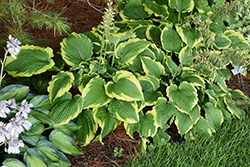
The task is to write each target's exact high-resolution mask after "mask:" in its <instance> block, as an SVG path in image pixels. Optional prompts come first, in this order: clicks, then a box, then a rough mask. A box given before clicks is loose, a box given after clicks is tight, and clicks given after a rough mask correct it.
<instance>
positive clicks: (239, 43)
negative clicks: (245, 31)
mask: <svg viewBox="0 0 250 167" xmlns="http://www.w3.org/2000/svg"><path fill="white" fill-rule="evenodd" d="M224 34H225V35H226V36H227V37H228V38H229V39H230V40H231V42H232V43H231V47H232V48H233V49H236V48H239V49H247V48H249V47H250V45H249V43H248V42H247V40H246V39H245V38H244V37H243V35H241V34H240V33H239V32H235V31H233V30H227V31H225V33H224Z"/></svg>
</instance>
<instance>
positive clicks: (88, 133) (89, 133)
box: [76, 109, 98, 146]
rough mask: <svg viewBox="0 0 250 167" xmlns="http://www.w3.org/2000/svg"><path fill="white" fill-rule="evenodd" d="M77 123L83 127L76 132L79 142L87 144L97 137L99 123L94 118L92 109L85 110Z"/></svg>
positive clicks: (82, 144)
mask: <svg viewBox="0 0 250 167" xmlns="http://www.w3.org/2000/svg"><path fill="white" fill-rule="evenodd" d="M76 123H77V125H78V126H81V128H80V129H79V130H78V131H77V132H76V139H77V141H78V144H80V145H81V146H86V145H87V144H89V143H90V142H91V141H92V140H93V139H94V137H95V134H96V131H97V128H98V125H97V123H96V122H95V120H94V115H93V114H92V111H91V110H90V109H88V110H86V111H83V112H82V113H81V114H80V115H79V116H78V117H77V118H76Z"/></svg>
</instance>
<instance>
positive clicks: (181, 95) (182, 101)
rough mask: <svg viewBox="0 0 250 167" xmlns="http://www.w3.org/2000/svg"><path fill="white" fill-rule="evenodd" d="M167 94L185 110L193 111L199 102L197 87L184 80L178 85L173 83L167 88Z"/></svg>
mask: <svg viewBox="0 0 250 167" xmlns="http://www.w3.org/2000/svg"><path fill="white" fill-rule="evenodd" d="M167 96H168V97H169V99H170V100H171V101H173V102H175V103H176V104H177V105H178V106H179V107H180V108H181V109H183V110H184V111H187V112H188V111H191V110H192V109H193V108H194V106H195V105H196V104H197V103H198V94H197V90H196V89H195V87H194V86H193V85H191V84H189V83H188V82H186V81H184V82H182V83H181V84H180V86H179V87H178V86H177V85H175V84H173V85H171V86H169V87H168V88H167Z"/></svg>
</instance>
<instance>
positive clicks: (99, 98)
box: [80, 76, 111, 108]
mask: <svg viewBox="0 0 250 167" xmlns="http://www.w3.org/2000/svg"><path fill="white" fill-rule="evenodd" d="M80 84H82V83H80ZM104 84H105V81H104V80H103V79H102V78H100V77H99V76H97V77H95V78H92V79H90V81H89V82H88V83H87V85H86V86H85V87H84V89H83V90H82V91H81V93H82V97H83V99H84V103H83V105H84V106H83V108H98V107H100V106H104V105H105V104H107V103H108V102H110V100H111V99H110V98H109V97H108V96H107V95H106V93H105V88H104ZM80 87H82V85H80Z"/></svg>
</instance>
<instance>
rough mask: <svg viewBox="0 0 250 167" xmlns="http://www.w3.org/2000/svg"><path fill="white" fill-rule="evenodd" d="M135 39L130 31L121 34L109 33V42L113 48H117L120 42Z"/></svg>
mask: <svg viewBox="0 0 250 167" xmlns="http://www.w3.org/2000/svg"><path fill="white" fill-rule="evenodd" d="M135 37H136V35H135V33H133V32H131V31H127V32H121V33H111V34H110V37H109V41H110V42H111V43H113V44H114V45H115V46H117V45H118V44H119V43H120V42H122V41H125V40H127V39H130V38H135Z"/></svg>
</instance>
